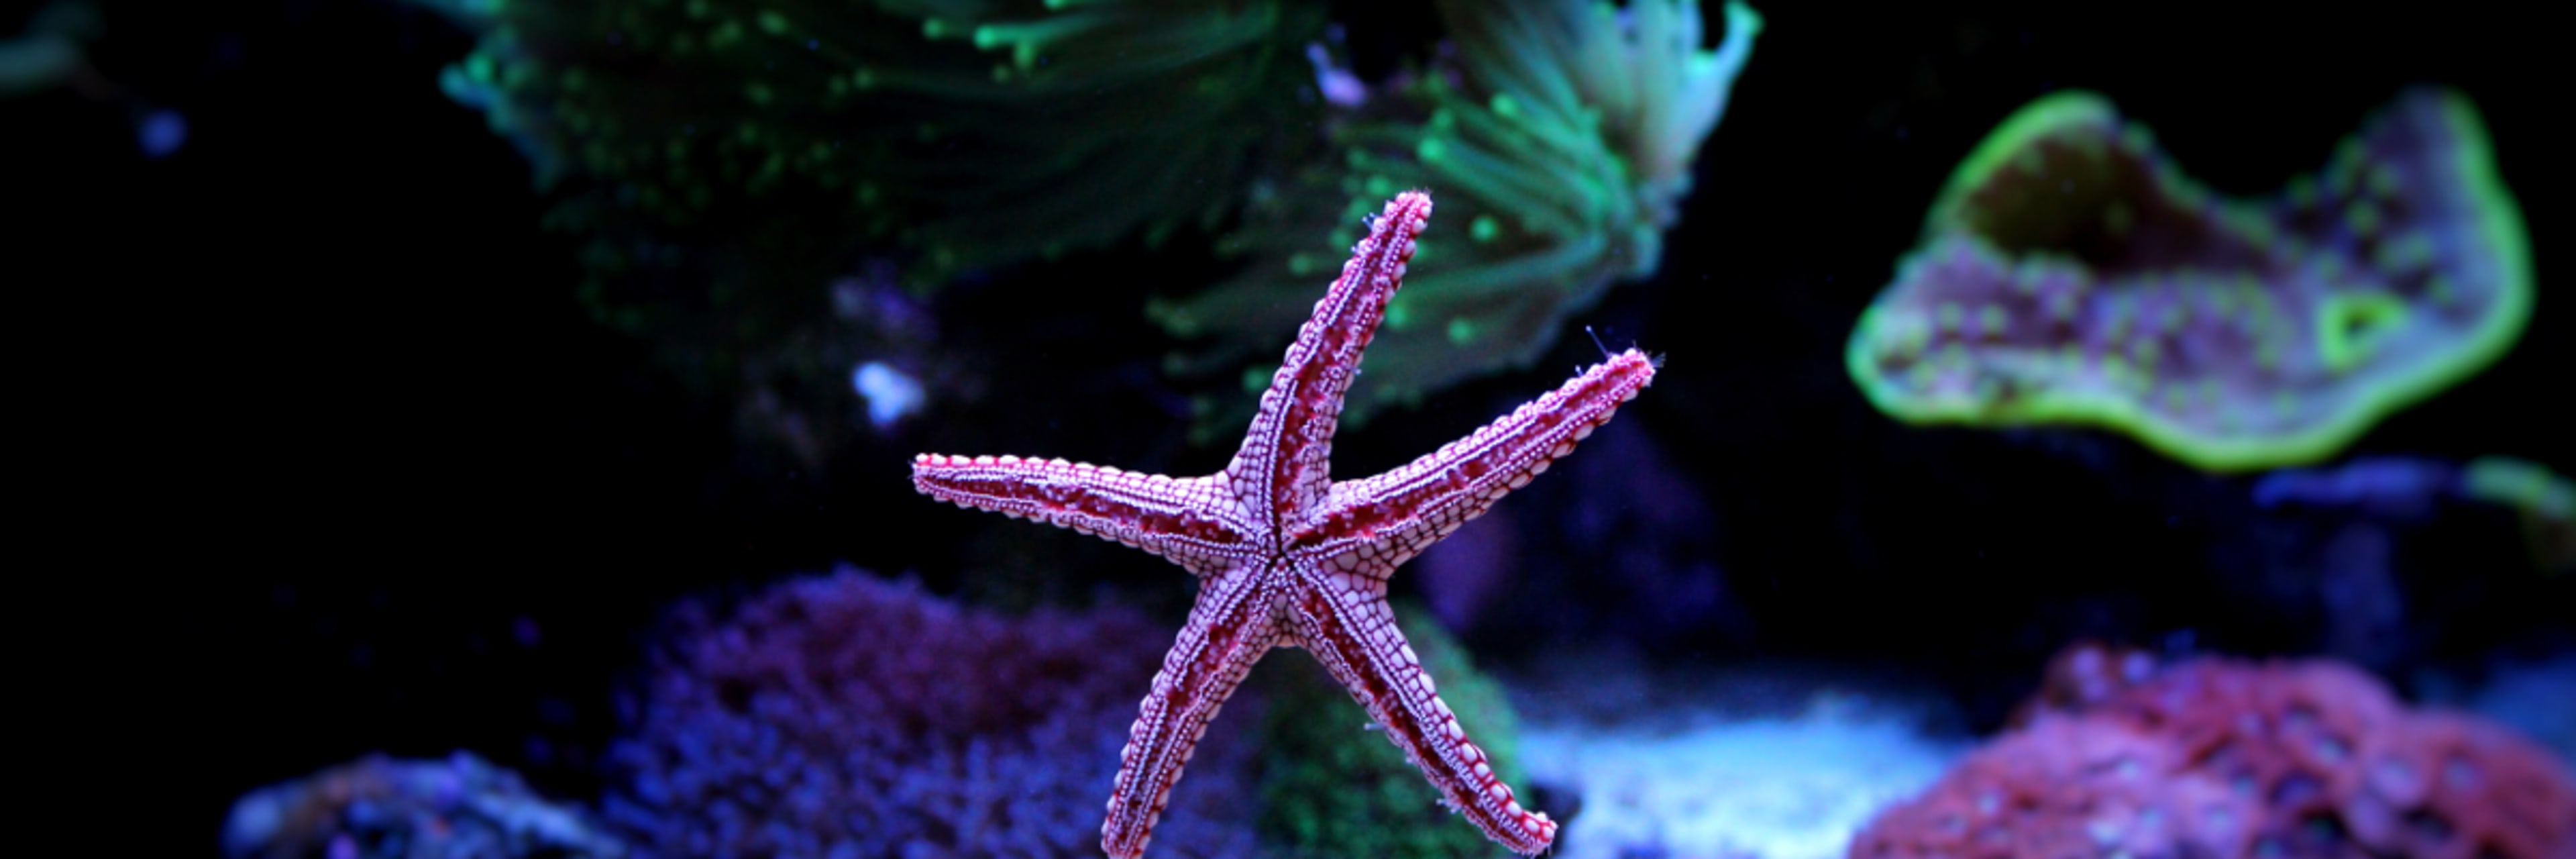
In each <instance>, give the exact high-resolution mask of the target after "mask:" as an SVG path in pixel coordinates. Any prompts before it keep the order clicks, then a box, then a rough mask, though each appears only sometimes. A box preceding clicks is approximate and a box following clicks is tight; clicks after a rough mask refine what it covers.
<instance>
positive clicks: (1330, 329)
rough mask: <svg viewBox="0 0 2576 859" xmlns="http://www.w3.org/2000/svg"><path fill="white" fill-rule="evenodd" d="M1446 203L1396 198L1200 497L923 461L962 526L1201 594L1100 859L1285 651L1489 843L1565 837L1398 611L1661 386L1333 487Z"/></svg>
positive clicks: (1154, 699)
mask: <svg viewBox="0 0 2576 859" xmlns="http://www.w3.org/2000/svg"><path fill="white" fill-rule="evenodd" d="M1430 216H1431V197H1430V195H1428V194H1426V193H1423V192H1420V191H1408V192H1405V193H1402V194H1398V195H1396V197H1395V199H1393V200H1390V201H1388V202H1387V204H1386V208H1385V209H1384V211H1382V212H1380V213H1379V214H1378V215H1377V217H1376V218H1374V219H1373V220H1372V221H1371V222H1370V229H1369V233H1368V235H1367V236H1366V237H1364V238H1362V239H1361V240H1360V242H1359V243H1358V244H1357V245H1356V246H1354V247H1353V248H1352V249H1351V258H1350V261H1349V262H1347V263H1345V264H1344V265H1343V266H1342V273H1341V276H1340V277H1339V278H1338V279H1336V280H1334V281H1333V285H1332V287H1331V288H1330V289H1329V290H1327V291H1326V292H1325V294H1324V298H1323V300H1322V301H1319V302H1316V304H1315V311H1314V316H1313V317H1312V318H1311V319H1309V320H1308V321H1307V322H1306V325H1305V327H1304V328H1302V329H1300V330H1299V331H1298V334H1297V340H1296V342H1294V343H1292V344H1290V345H1289V347H1288V354H1287V360H1286V362H1285V364H1284V365H1283V366H1281V367H1280V369H1279V372H1278V374H1277V375H1276V376H1275V377H1273V379H1272V381H1271V385H1270V389H1269V390H1268V391H1267V392H1266V393H1264V394H1262V396H1261V406H1260V410H1259V412H1258V414H1257V415H1256V416H1255V417H1254V418H1253V421H1252V426H1251V428H1250V430H1249V431H1248V432H1246V434H1245V436H1244V440H1243V444H1242V447H1241V448H1239V449H1238V450H1237V451H1236V453H1235V456H1234V459H1233V461H1232V463H1231V464H1229V465H1228V466H1227V467H1226V468H1225V470H1223V471H1220V472H1217V473H1215V474H1212V475H1208V476H1205V477H1192V478H1172V477H1165V476H1162V475H1147V474H1133V473H1128V472H1123V471H1118V470H1116V469H1110V468H1102V467H1099V466H1094V465H1090V464H1079V463H1069V462H1066V461H1064V460H1061V459H1058V460H1053V461H1047V460H1039V459H1022V458H1019V457H1008V456H1006V457H991V456H983V457H958V456H941V455H936V454H924V455H922V456H920V457H918V458H916V459H915V460H914V461H913V485H914V487H915V488H917V489H919V490H920V491H921V492H922V493H924V494H927V495H930V496H932V497H934V498H938V499H941V500H944V501H950V502H953V503H956V504H957V505H959V506H962V507H969V508H974V509H981V510H990V511H993V512H997V513H1003V514H1007V515H1009V516H1011V517H1013V518H1022V517H1026V518H1030V519H1035V520H1038V521H1042V522H1046V523H1048V524H1051V525H1057V526H1060V527H1066V528H1072V529H1074V530H1076V531H1080V532H1083V533H1086V534H1097V535H1100V536H1102V537H1106V538H1109V539H1112V540H1116V541H1118V542H1120V543H1124V544H1127V545H1130V546H1135V547H1137V548H1140V549H1144V550H1146V551H1149V552H1152V553H1154V554H1157V555H1161V556H1163V557H1164V558H1166V559H1169V560H1171V561H1172V562H1173V563H1176V564H1179V565H1181V566H1182V567H1183V568H1186V569H1188V570H1189V571H1190V572H1191V573H1192V574H1193V575H1196V576H1198V577H1199V579H1200V589H1199V596H1198V601H1197V605H1196V606H1195V607H1194V608H1192V609H1191V611H1190V616H1189V620H1188V622H1187V623H1186V624H1185V625H1184V626H1183V627H1182V628H1181V633H1180V638H1179V640H1178V641H1177V642H1175V643H1174V644H1173V645H1172V649H1171V651H1170V652H1169V654H1168V655H1166V656H1165V657H1164V660H1163V668H1162V670H1161V671H1160V672H1159V673H1157V674H1156V675H1155V676H1154V684H1153V690H1152V692H1151V693H1149V694H1148V695H1146V697H1145V700H1144V704H1143V712H1142V713H1141V714H1140V715H1139V716H1138V717H1137V719H1136V725H1135V728H1134V730H1133V731H1132V732H1131V737H1130V740H1129V742H1128V744H1127V748H1126V749H1125V751H1124V752H1123V753H1122V754H1121V755H1120V765H1119V770H1118V778H1117V781H1116V782H1115V787H1114V789H1113V791H1112V793H1111V795H1110V798H1109V819H1108V822H1107V823H1106V824H1105V825H1104V826H1103V827H1102V829H1101V846H1102V847H1103V848H1104V849H1106V850H1107V851H1108V852H1109V854H1110V855H1112V856H1118V857H1134V856H1138V855H1141V854H1142V853H1143V852H1144V850H1145V844H1146V841H1147V839H1148V838H1149V837H1150V835H1151V833H1152V829H1153V826H1154V823H1155V820H1156V819H1157V818H1158V817H1159V816H1160V815H1161V814H1162V811H1163V807H1164V803H1165V802H1166V801H1168V800H1169V798H1170V795H1171V791H1172V786H1173V784H1174V783H1175V782H1177V781H1179V779H1180V777H1181V768H1182V766H1183V765H1184V764H1186V763H1188V761H1189V758H1190V753H1191V751H1192V750H1193V748H1194V747H1195V746H1196V745H1197V744H1198V741H1199V738H1200V736H1201V735H1203V734H1204V733H1205V732H1206V730H1207V725H1208V722H1209V720H1211V719H1213V718H1215V717H1216V713H1217V710H1218V708H1219V707H1221V706H1223V705H1224V703H1225V699H1226V697H1227V696H1228V695H1230V694H1232V693H1233V691H1234V689H1235V687H1236V686H1237V685H1238V684H1239V683H1241V682H1242V680H1243V678H1244V676H1245V675H1246V674H1247V673H1249V672H1250V671H1251V670H1252V665H1253V663H1254V662H1255V661H1257V660H1259V659H1260V658H1261V656H1262V654H1263V653H1264V652H1266V651H1268V650H1269V649H1271V648H1273V647H1303V648H1305V649H1307V650H1308V651H1310V652H1312V653H1314V655H1315V658H1316V659H1317V660H1318V661H1320V662H1322V663H1323V665H1324V667H1325V669H1326V670H1327V671H1329V672H1330V673H1331V674H1332V675H1333V677H1334V678H1335V679H1337V680H1339V681H1340V682H1341V683H1342V685H1343V686H1344V687H1346V688H1347V689H1349V690H1350V693H1351V696H1352V697H1353V698H1355V699H1357V700H1358V701H1359V703H1360V706H1362V707H1364V708H1366V709H1367V710H1368V713H1369V716H1370V718H1371V719H1373V720H1374V721H1375V722H1376V723H1377V724H1378V725H1381V726H1383V727H1384V729H1385V730H1384V733H1385V735H1386V737H1387V739H1388V740H1391V741H1393V742H1394V743H1395V744H1396V746H1397V747H1398V748H1400V749H1403V750H1404V753H1405V756H1406V757H1407V758H1410V759H1411V760H1412V761H1413V763H1414V765H1415V766H1417V767H1420V768H1421V770H1422V773H1423V775H1424V776H1426V777H1428V778H1429V779H1430V780H1431V782H1432V783H1433V784H1434V785H1436V786H1437V787H1438V788H1439V789H1440V793H1441V795H1442V801H1443V802H1444V803H1446V804H1447V805H1448V806H1449V807H1450V808H1452V809H1455V810H1457V811H1458V812H1459V813H1461V814H1464V815H1466V817H1467V819H1468V820H1469V821H1471V822H1473V823H1475V824H1476V826H1477V827H1478V828H1480V829H1483V830H1484V832H1485V834H1486V836H1487V837H1490V838H1492V839H1493V840H1494V841H1496V842H1498V843H1501V844H1502V845H1503V846H1505V847H1508V848H1510V849H1512V850H1513V851H1515V852H1519V853H1523V854H1535V853H1538V852H1540V851H1542V850H1545V849H1547V847H1548V845H1549V843H1550V842H1552V841H1553V840H1554V839H1555V837H1556V827H1557V825H1556V823H1555V821H1552V820H1549V819H1548V817H1547V815H1545V814H1542V813H1533V812H1530V811H1525V810H1523V809H1522V808H1521V805H1520V803H1519V802H1517V801H1515V800H1514V799H1513V795H1512V789H1511V788H1510V787H1509V786H1506V785H1504V784H1503V783H1502V780H1501V779H1500V778H1499V777H1497V776H1496V774H1495V772H1494V770H1493V768H1492V766H1491V765H1490V764H1489V763H1488V759H1487V757H1486V755H1485V753H1484V751H1483V750H1481V749H1479V748H1477V747H1476V745H1475V744H1474V743H1472V742H1469V741H1468V739H1467V736H1466V732H1465V731H1464V730H1462V729H1461V728H1460V727H1459V723H1458V719H1457V717H1456V715H1455V714H1454V713H1453V712H1452V711H1451V710H1450V708H1449V705H1448V704H1446V703H1444V702H1442V701H1441V700H1440V697H1439V696H1438V694H1437V692H1436V689H1435V687H1434V685H1433V683H1432V681H1431V678H1430V676H1429V675H1427V674H1425V673H1424V672H1423V670H1422V667H1421V663H1420V660H1419V659H1417V658H1416V657H1415V655H1414V652H1413V648H1412V647H1411V646H1410V645H1408V644H1407V643H1406V642H1405V638H1404V634H1403V633H1402V632H1401V631H1400V630H1399V629H1398V628H1397V627H1396V624H1395V615H1394V612H1393V610H1392V609H1391V608H1389V607H1388V605H1387V600H1386V593H1387V579H1388V578H1389V577H1390V576H1392V575H1393V574H1394V572H1395V568H1396V567H1397V566H1398V565H1401V564H1403V563H1404V562H1405V561H1406V560H1408V559H1410V558H1412V557H1413V556H1414V555H1416V554H1419V553H1420V552H1421V551H1422V550H1423V549H1425V548H1428V547H1429V546H1430V545H1431V544H1432V543H1434V542H1437V541H1438V540H1439V539H1440V538H1442V537H1445V536H1448V535H1449V533H1450V532H1452V531H1455V530H1456V529H1457V528H1458V526H1459V525H1461V524H1464V523H1465V522H1466V521H1467V520H1469V519H1472V518H1474V517H1475V516H1477V515H1478V514H1481V513H1483V512H1485V510H1486V509H1487V508H1489V507H1491V506H1492V505H1493V503H1494V502H1495V501H1497V500H1500V499H1501V498H1502V497H1503V495H1504V494H1505V493H1508V492H1510V491H1511V490H1513V489H1516V488H1519V487H1521V486H1523V485H1525V484H1527V483H1528V482H1529V480H1530V479H1531V478H1532V477H1535V476H1537V475H1538V474H1539V473H1541V472H1544V471H1546V470H1547V467H1548V464H1549V463H1550V462H1552V461H1554V460H1555V459H1556V458H1558V457H1561V456H1564V455H1566V454H1567V453H1569V452H1571V451H1572V450H1573V449H1574V445H1575V443H1576V442H1578V441H1580V440H1582V439H1583V438H1584V437H1585V436H1588V435H1590V434H1591V432H1592V430H1593V429H1594V428H1596V427H1599V426H1600V425H1602V424H1603V423H1606V422H1608V421H1609V420H1610V417H1611V415H1612V414H1613V413H1614V412H1615V411H1617V409H1618V407H1619V405H1620V404H1621V403H1624V402H1627V401H1628V399H1629V398H1631V397H1634V396H1636V395H1637V392H1638V391H1640V390H1643V389H1644V388H1645V387H1646V385H1647V384H1648V383H1649V382H1652V381H1653V380H1654V377H1655V369H1656V367H1655V362H1654V361H1652V360H1650V359H1648V358H1647V357H1646V356H1645V355H1644V354H1643V353H1640V352H1638V351H1637V350H1635V349H1630V350H1628V351H1625V352H1622V353H1619V354H1617V355H1612V356H1610V357H1609V359H1608V360H1606V361H1603V362H1602V363H1600V364H1596V365H1594V366H1593V367H1592V368H1591V369H1589V370H1586V371H1584V372H1583V374H1582V375H1579V376H1576V377H1575V378H1573V379H1571V380H1569V381H1567V382H1566V383H1565V384H1564V385H1563V386H1562V387H1560V388H1558V389H1557V390H1556V391H1554V392H1551V393H1549V394H1547V395H1545V396H1542V397H1540V398H1539V399H1537V400H1535V401H1532V402H1530V403H1528V404H1527V405H1524V406H1522V407H1520V408H1519V409H1516V410H1514V411H1513V412H1512V413H1511V414H1508V415H1505V416H1503V417H1502V418H1501V419H1499V420H1496V421H1495V422H1493V423H1491V424H1487V425H1486V426H1485V427H1483V428H1481V429H1478V430H1476V431H1475V432H1474V433H1472V434H1469V435H1468V436H1467V437H1466V438H1463V439H1460V440H1458V441H1455V442H1451V443H1450V444H1448V445H1445V446H1443V447H1441V448H1440V449H1439V450H1438V451H1435V452H1433V453H1431V454H1429V455H1426V456H1424V457H1422V458H1421V459H1417V460H1414V461H1413V462H1412V463H1410V464H1407V465H1405V466H1403V467H1401V468H1397V469H1395V470H1393V471H1389V472H1386V473H1384V474H1380V475H1377V476H1375V477H1369V478H1364V479H1359V480H1347V481H1334V480H1332V479H1331V478H1330V477H1329V475H1328V468H1329V466H1330V459H1331V454H1332V437H1333V431H1334V429H1335V427H1336V425H1337V424H1338V423H1339V419H1340V415H1341V409H1342V400H1343V396H1344V394H1345V393H1347V392H1348V390H1349V388H1350V384H1351V382H1352V381H1353V379H1355V378H1356V377H1357V376H1358V374H1359V363H1360V353H1361V351H1362V350H1363V349H1365V348H1366V347H1367V346H1368V343H1369V338H1370V336H1371V335H1372V334H1374V333H1375V332H1376V331H1377V327H1378V323H1379V322H1380V321H1382V320H1383V319H1384V316H1385V313H1386V305H1387V301H1388V299H1389V298H1390V297H1392V296H1394V295H1395V293H1396V290H1397V288H1398V287H1399V286H1401V285H1402V283H1403V280H1404V275H1405V266H1406V263H1407V262H1408V261H1410V260H1411V259H1412V258H1413V254H1414V241H1415V238H1416V237H1417V236H1420V235H1421V234H1422V230H1423V228H1424V227H1425V226H1426V225H1427V224H1428V222H1429V219H1430Z"/></svg>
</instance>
